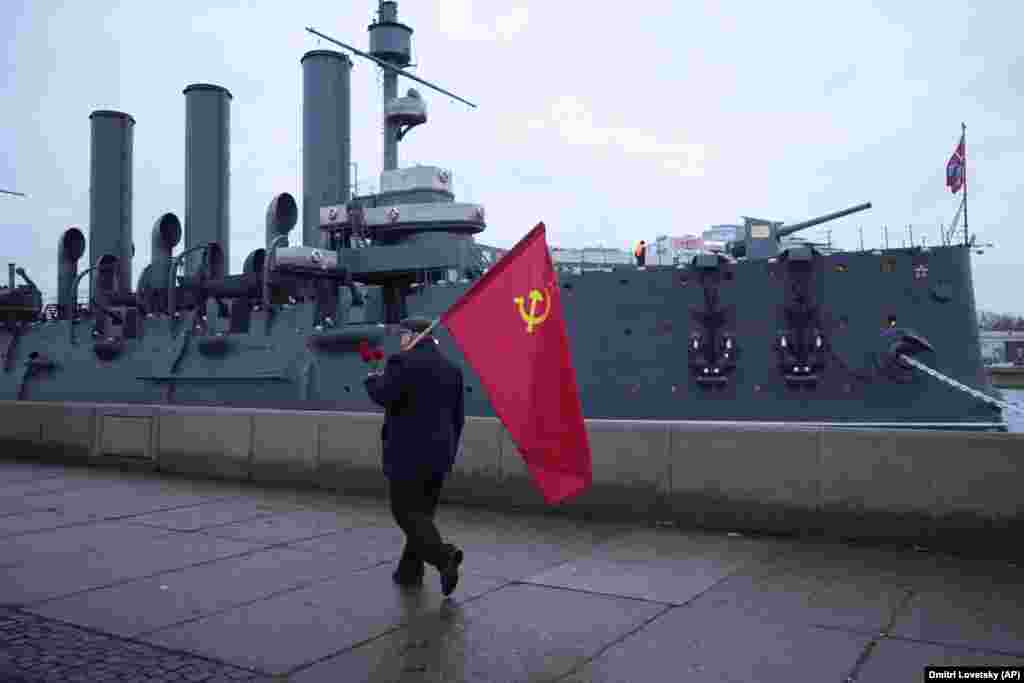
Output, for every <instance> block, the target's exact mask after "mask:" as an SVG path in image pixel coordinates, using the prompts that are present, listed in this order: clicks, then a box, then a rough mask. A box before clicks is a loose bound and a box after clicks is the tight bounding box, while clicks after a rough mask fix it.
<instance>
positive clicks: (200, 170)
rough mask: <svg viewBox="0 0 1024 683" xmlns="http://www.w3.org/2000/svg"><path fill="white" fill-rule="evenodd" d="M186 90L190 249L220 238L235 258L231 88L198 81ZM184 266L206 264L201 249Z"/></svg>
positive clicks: (187, 239) (190, 271)
mask: <svg viewBox="0 0 1024 683" xmlns="http://www.w3.org/2000/svg"><path fill="white" fill-rule="evenodd" d="M183 93H184V95H185V249H191V248H192V247H195V246H197V245H201V244H208V243H210V242H216V243H217V244H218V245H220V248H221V252H222V254H223V262H224V263H226V264H227V263H230V262H231V261H230V247H231V243H230V230H229V222H230V221H229V218H230V215H229V212H228V198H229V173H230V164H231V159H230V150H229V144H228V143H229V141H230V132H231V131H230V129H231V126H230V123H231V121H230V116H231V111H230V106H231V93H230V92H228V91H227V89H226V88H222V87H221V86H219V85H208V84H205V83H194V84H192V85H190V86H188V87H187V88H185V90H184V91H183ZM185 259H186V261H185V272H186V273H187V274H189V275H193V274H195V273H196V272H197V271H198V270H199V269H200V268H201V267H202V263H203V261H202V259H203V256H202V254H201V253H200V252H198V251H197V252H196V253H194V254H189V255H188V256H186V257H185Z"/></svg>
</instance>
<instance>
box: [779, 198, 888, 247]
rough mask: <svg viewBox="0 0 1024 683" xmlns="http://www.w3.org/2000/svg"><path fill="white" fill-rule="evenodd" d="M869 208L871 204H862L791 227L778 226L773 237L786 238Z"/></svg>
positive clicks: (794, 224)
mask: <svg viewBox="0 0 1024 683" xmlns="http://www.w3.org/2000/svg"><path fill="white" fill-rule="evenodd" d="M870 208H871V202H864V203H863V204H858V205H857V206H851V207H850V208H849V209H843V210H842V211H833V212H832V213H827V214H825V215H824V216H818V217H817V218H811V219H810V220H806V221H800V222H799V223H793V224H792V225H782V224H779V225H778V227H777V228H776V229H775V236H776V237H777V238H781V237H786V236H788V235H792V234H793V233H795V232H799V231H801V230H804V229H806V228H813V227H814V226H815V225H821V224H822V223H828V222H829V221H834V220H835V219H837V218H842V217H843V216H849V215H850V214H852V213H859V212H861V211H866V210H867V209H870Z"/></svg>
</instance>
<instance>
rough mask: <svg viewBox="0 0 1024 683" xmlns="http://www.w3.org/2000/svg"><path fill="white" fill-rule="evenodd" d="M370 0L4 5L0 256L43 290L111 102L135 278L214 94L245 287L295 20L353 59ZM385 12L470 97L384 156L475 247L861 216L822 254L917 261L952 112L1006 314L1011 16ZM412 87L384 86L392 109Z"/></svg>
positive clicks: (435, 75)
mask: <svg viewBox="0 0 1024 683" xmlns="http://www.w3.org/2000/svg"><path fill="white" fill-rule="evenodd" d="M376 6H377V0H355V1H353V2H337V1H336V0H331V1H330V2H319V1H308V2H307V1H303V2H298V3H289V2H280V1H275V2H269V1H268V2H233V3H232V2H216V1H214V2H210V1H209V0H204V1H202V2H199V1H197V0H177V1H176V2H173V3H170V2H167V3H163V2H148V1H147V2H143V1H142V0H134V1H133V2H120V3H119V2H109V1H106V0H90V1H89V2H81V1H80V2H65V3H60V2H53V1H48V0H31V1H29V0H6V2H5V3H4V9H3V10H2V11H3V15H4V17H3V21H2V22H0V35H2V37H3V44H4V46H5V58H6V68H5V78H4V79H3V80H2V81H0V102H2V105H0V107H2V111H3V113H4V117H3V120H2V124H0V126H2V128H0V146H2V149H3V154H0V187H3V188H6V189H15V190H19V191H22V192H26V193H28V194H29V195H30V197H29V199H27V200H24V199H11V198H0V234H2V235H3V238H4V242H5V244H4V247H3V248H2V249H0V252H2V256H3V257H6V258H3V261H5V262H6V261H17V262H18V263H19V264H20V265H23V266H24V267H25V268H26V269H27V270H28V272H29V274H30V275H32V276H33V277H34V278H35V280H36V281H37V282H38V283H39V285H40V287H42V288H43V290H44V291H45V292H46V294H47V295H48V297H47V298H48V299H49V298H52V295H53V290H54V288H55V281H56V265H55V261H56V244H57V240H58V238H59V236H60V234H61V232H62V231H63V230H64V229H65V228H66V227H67V226H69V225H78V226H82V228H83V230H86V227H85V226H86V225H87V223H88V219H89V209H88V201H89V114H90V113H91V112H92V111H93V110H96V109H117V110H120V111H125V112H127V113H129V114H131V115H132V116H133V117H134V118H135V120H136V122H137V124H136V127H135V146H134V154H135V175H134V197H135V201H134V210H133V216H134V223H133V227H134V235H135V245H136V252H137V254H139V256H138V257H137V258H136V260H135V263H134V267H133V272H134V277H136V278H137V277H138V275H139V274H140V273H141V271H142V268H143V267H144V265H145V255H148V254H149V232H150V228H151V226H152V224H153V221H154V220H155V219H156V217H157V216H158V215H160V214H162V213H163V212H166V211H173V212H175V213H177V214H178V216H179V217H181V218H182V219H183V218H184V153H185V152H184V150H185V148H184V127H185V98H184V95H182V89H183V88H184V87H185V86H186V85H188V84H190V83H195V82H205V83H214V84H217V85H222V86H224V87H226V88H228V89H229V90H230V91H231V93H232V94H233V96H234V99H233V101H232V103H231V190H230V192H231V208H230V212H231V226H230V230H231V239H232V247H231V261H232V263H231V264H230V267H231V271H232V272H239V271H240V270H241V265H242V261H243V260H244V258H245V256H246V255H247V254H248V253H249V252H251V251H252V250H253V249H256V248H258V247H259V246H261V242H262V235H263V216H264V212H265V210H266V205H267V203H268V202H269V201H270V199H271V198H272V197H273V195H274V194H276V193H279V192H291V193H293V194H294V195H295V196H296V197H301V195H302V193H301V183H302V178H301V169H302V164H301V140H302V131H301V102H302V98H301V94H302V93H301V68H300V65H299V60H300V58H301V57H302V55H303V54H304V53H305V52H306V51H308V50H311V49H318V48H332V46H330V45H329V44H325V43H321V42H320V41H318V40H317V39H316V38H315V37H312V36H310V35H309V34H307V33H306V32H305V31H304V30H303V29H304V27H305V26H313V27H315V28H317V29H318V30H320V31H323V32H325V33H327V34H329V35H334V36H336V37H338V38H339V39H340V40H343V41H345V42H348V43H350V44H354V45H356V46H357V47H360V48H361V49H366V48H367V46H368V42H369V39H368V36H367V33H366V27H367V25H368V24H369V23H370V21H371V20H372V18H373V17H374V15H375V11H376ZM12 18H13V21H11V19H12ZM399 18H400V20H401V21H403V22H405V23H407V24H409V25H411V26H412V27H413V28H414V29H415V33H414V35H413V51H414V55H413V61H414V62H415V63H416V64H417V68H416V69H415V73H416V74H418V75H419V76H421V77H423V78H426V79H428V80H431V81H433V82H435V83H437V84H439V85H441V86H442V87H444V88H446V89H448V90H451V91H453V92H455V93H456V94H458V95H460V96H461V97H464V98H466V99H469V100H471V101H473V102H475V103H477V104H478V105H479V109H476V110H472V109H470V108H469V107H467V106H465V105H463V104H460V103H458V102H455V101H453V100H450V99H449V98H447V97H445V96H443V95H441V94H439V93H436V92H433V91H431V90H428V89H424V88H421V89H420V91H421V93H422V94H423V95H424V97H425V99H426V100H427V106H428V111H429V117H430V121H429V122H428V124H427V125H426V126H422V127H420V128H417V129H415V130H414V131H412V132H411V133H410V134H409V136H408V137H407V138H406V139H405V140H404V141H403V142H402V143H401V145H400V148H399V156H400V165H403V166H404V165H411V164H415V163H421V164H430V165H438V166H442V167H447V168H450V169H451V170H452V171H453V179H454V188H455V192H456V198H457V200H461V201H472V202H478V203H482V204H484V205H485V206H486V208H487V217H488V230H487V232H485V233H484V234H483V235H482V236H481V237H480V238H479V239H480V241H482V242H485V243H488V244H494V245H497V246H510V245H512V244H513V243H515V241H516V240H517V239H519V238H520V237H521V236H522V235H523V234H525V233H526V232H527V231H528V230H529V229H530V228H531V227H532V226H533V225H534V224H536V223H537V222H538V221H539V220H543V221H545V222H546V223H547V225H548V230H549V238H548V239H549V242H550V243H552V244H554V245H558V246H566V247H576V246H584V245H587V246H593V245H598V244H600V243H603V244H605V245H607V246H618V247H623V248H628V247H629V246H630V244H631V243H632V242H633V241H634V240H636V239H640V238H647V239H652V238H654V237H655V236H656V235H658V234H669V235H685V234H689V233H699V232H700V231H701V230H704V229H705V228H707V227H708V226H710V225H712V224H716V223H732V222H737V219H738V218H739V216H741V215H752V216H758V217H763V218H770V219H774V220H783V221H797V220H801V219H803V218H807V217H810V216H813V215H817V214H822V213H827V212H830V211H833V210H836V209H840V208H844V207H847V206H852V205H854V204H858V203H861V202H864V201H871V202H873V204H874V208H873V209H872V210H871V211H869V212H865V213H861V214H858V215H856V216H852V217H849V218H846V219H843V220H840V221H836V222H834V223H832V224H831V227H832V239H833V241H834V242H836V243H838V244H839V245H840V246H843V247H849V248H856V247H857V246H858V245H859V232H858V228H860V227H863V230H864V241H865V244H866V246H869V247H875V246H880V245H881V241H882V226H883V225H888V226H889V233H890V245H893V246H899V245H900V243H901V240H902V239H903V237H904V235H905V234H906V226H907V224H913V226H914V234H915V237H916V239H917V240H918V241H920V239H921V236H922V235H924V236H926V238H927V240H928V243H929V244H937V243H938V241H939V237H938V235H939V227H938V226H939V224H940V223H943V222H945V223H948V222H949V220H950V219H951V218H952V216H953V214H954V213H955V211H956V208H957V205H958V202H959V195H957V196H953V195H951V194H950V193H949V191H948V190H947V189H946V188H945V187H944V169H945V163H946V160H947V159H948V157H949V155H950V153H951V152H952V151H953V149H954V147H955V146H956V143H957V140H958V139H959V136H960V123H961V121H964V122H966V123H967V126H968V130H967V140H968V159H969V170H968V178H969V182H970V186H969V192H970V199H969V209H968V210H969V220H970V228H971V231H972V232H976V233H977V235H978V239H979V241H981V242H993V243H995V245H996V247H997V248H996V249H989V250H986V252H985V254H984V255H981V256H977V255H976V256H974V271H975V290H976V295H977V300H978V304H979V307H981V308H988V309H993V310H997V311H1006V312H1010V311H1013V312H1018V313H1024V296H1021V295H1020V294H1019V293H1017V291H1016V290H1017V289H1018V288H1019V283H1020V278H1019V276H1018V275H1017V273H1018V268H1019V266H1020V265H1021V258H1020V254H1022V253H1024V232H1022V231H1024V228H1022V227H1021V225H1020V223H1019V216H1021V215H1024V195H1022V194H1021V192H1020V191H1019V189H1018V181H1017V180H1016V177H1017V176H1016V174H1017V172H1018V171H1019V169H1020V168H1021V167H1022V166H1024V140H1021V139H1020V138H1019V137H1018V136H1017V120H1018V118H1019V116H1020V113H1021V111H1024V106H1022V105H1024V94H1022V93H1024V58H1022V57H1021V50H1020V48H1019V27H1020V25H1021V20H1022V19H1024V10H1021V9H1020V8H1019V6H1017V5H1016V4H1015V3H1009V2H1005V1H1003V0H998V1H992V2H988V1H981V2H973V3H967V2H964V1H963V0H956V1H950V2H945V1H931V2H927V3H925V2H918V1H914V2H894V1H893V2H885V3H883V2H877V3H872V2H867V1H866V0H848V1H844V2H827V3H826V2H820V1H815V2H793V1H786V0H782V1H781V2H763V0H750V1H749V2H748V1H742V2H741V1H737V2H729V3H712V2H705V1H703V0H701V1H699V2H698V1H696V0H694V1H689V2H680V1H679V0H671V1H669V0H651V1H648V2H644V3H638V4H637V5H631V4H628V3H593V2H587V3H583V2H571V1H570V2H551V1H545V2H536V1H532V0H531V1H525V2H489V1H480V2H470V0H442V1H441V2H418V3H414V2H411V1H409V0H406V1H405V2H400V3H399ZM332 49H333V48H332ZM378 71H379V70H378V69H377V67H375V66H373V65H372V64H370V63H369V62H367V61H365V60H362V59H358V58H357V59H356V64H355V67H354V69H353V72H352V89H353V94H352V107H353V111H352V119H353V122H352V159H353V160H354V161H356V162H358V164H359V183H360V189H361V190H365V189H366V188H367V187H368V186H371V185H376V184H377V183H378V174H379V172H380V163H381V139H380V120H381V103H380V86H379V73H378ZM413 85H415V84H414V83H413V82H411V81H409V80H408V79H400V80H399V88H400V92H401V93H404V92H405V89H406V88H408V87H410V86H413ZM297 230H299V232H300V233H301V226H299V227H298V228H297ZM810 232H811V235H810V236H811V237H815V238H821V237H822V236H823V232H821V231H816V230H811V231H810ZM4 272H5V273H6V268H4ZM4 277H6V275H4Z"/></svg>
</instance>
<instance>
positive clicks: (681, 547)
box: [0, 461, 1024, 683]
mask: <svg viewBox="0 0 1024 683" xmlns="http://www.w3.org/2000/svg"><path fill="white" fill-rule="evenodd" d="M439 523H440V526H441V528H442V532H443V533H444V534H445V535H446V536H447V537H448V538H449V539H450V540H452V541H454V542H455V543H457V544H459V545H460V546H462V547H463V548H464V549H465V551H466V561H465V564H464V570H465V571H464V573H463V578H462V580H461V582H460V583H459V586H458V589H457V590H456V592H455V594H454V595H453V596H452V599H449V600H443V599H442V596H441V594H440V587H439V582H438V579H437V574H436V572H434V571H432V570H428V575H427V582H426V585H425V586H424V588H423V589H422V590H421V591H418V592H417V591H403V590H401V589H399V588H397V587H396V586H394V585H393V584H392V583H391V570H392V567H393V565H394V562H395V559H396V558H397V556H398V554H399V553H400V550H401V543H402V537H401V534H400V532H398V531H397V530H396V529H395V528H394V525H393V523H392V521H391V519H390V516H389V513H388V509H387V506H386V504H385V503H384V501H379V500H369V499H356V498H338V497H335V496H330V495H326V494H323V493H320V492H315V491H288V490H269V489H264V488H259V487H256V486H251V485H242V484H233V483H224V482H205V481H189V480H186V479H179V478H169V477H160V476H156V475H146V474H138V473H126V472H121V471H117V470H108V469H91V470H89V469H77V468H67V467H60V466H49V465H36V464H25V463H20V462H19V463H15V462H9V461H0V680H4V681H79V680H81V681H90V682H93V681H115V680H116V681H124V680H129V681H283V680H287V681H299V682H302V683H309V682H312V681H330V682H332V683H335V682H338V681H345V682H348V681H399V680H401V681H417V682H418V681H445V682H449V681H541V680H557V681H572V682H574V683H582V682H583V681H601V682H604V681H628V682H630V683H633V682H638V681H764V682H773V681H779V682H782V681H786V682H790V681H814V682H819V681H835V682H836V683H839V682H841V681H850V680H856V681H886V682H888V681H920V680H924V677H923V671H924V667H925V666H927V665H937V664H960V665H993V666H997V665H1017V666H1024V569H1021V568H1018V567H1014V566H1011V565H1008V564H997V563H991V562H976V561H968V560H962V559H955V558H950V557H944V556H940V555H933V554H930V553H927V552H915V551H913V550H896V549H877V548H875V549H872V548H856V547H849V546H842V545H824V544H817V543H810V542H797V541H788V540H779V539H765V538H748V537H742V536H738V535H727V534H703V533H699V532H689V531H680V530H676V529H662V528H657V529H651V528H641V527H636V526H632V527H630V526H622V525H599V524H591V523H586V524H584V523H580V522H575V521H571V520H566V519H562V518H548V517H537V516H532V517H525V516H516V515H512V514H503V513H499V512H495V511H488V510H480V509H473V508H459V507H455V506H450V505H449V506H444V505H442V511H441V512H440V514H439Z"/></svg>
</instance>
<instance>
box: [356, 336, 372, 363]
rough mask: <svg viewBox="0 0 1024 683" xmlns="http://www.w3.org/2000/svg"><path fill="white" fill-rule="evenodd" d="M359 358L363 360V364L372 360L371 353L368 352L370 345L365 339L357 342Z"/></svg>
mask: <svg viewBox="0 0 1024 683" xmlns="http://www.w3.org/2000/svg"><path fill="white" fill-rule="evenodd" d="M359 356H360V357H361V358H362V359H363V362H364V363H369V362H370V361H371V360H373V351H371V350H370V344H369V342H367V341H366V340H365V339H364V340H363V341H361V342H359Z"/></svg>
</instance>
